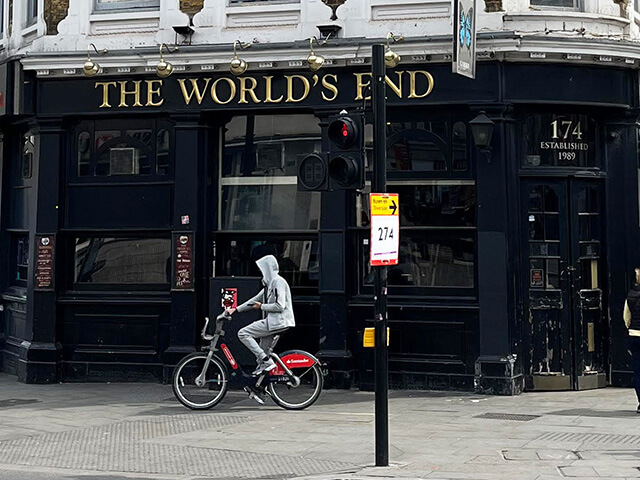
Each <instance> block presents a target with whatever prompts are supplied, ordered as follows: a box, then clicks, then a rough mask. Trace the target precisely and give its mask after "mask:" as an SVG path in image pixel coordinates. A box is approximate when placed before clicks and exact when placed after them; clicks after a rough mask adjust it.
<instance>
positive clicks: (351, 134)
mask: <svg viewBox="0 0 640 480" xmlns="http://www.w3.org/2000/svg"><path fill="white" fill-rule="evenodd" d="M359 133H360V132H358V125H357V124H356V122H354V120H353V119H352V118H351V117H342V118H339V119H336V120H333V121H332V122H331V123H330V124H329V127H328V128H327V135H328V137H329V140H331V141H332V142H333V143H334V144H336V145H337V146H338V147H340V148H342V149H345V148H349V147H350V146H351V145H353V144H354V143H355V141H356V140H357V139H358V135H359Z"/></svg>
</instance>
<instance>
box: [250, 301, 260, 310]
mask: <svg viewBox="0 0 640 480" xmlns="http://www.w3.org/2000/svg"><path fill="white" fill-rule="evenodd" d="M261 306H262V304H261V303H260V302H253V307H251V308H253V309H254V310H259V309H260V307H261Z"/></svg>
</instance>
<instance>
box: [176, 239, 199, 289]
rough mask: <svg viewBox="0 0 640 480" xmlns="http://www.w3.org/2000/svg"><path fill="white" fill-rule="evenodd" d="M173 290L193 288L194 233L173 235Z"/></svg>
mask: <svg viewBox="0 0 640 480" xmlns="http://www.w3.org/2000/svg"><path fill="white" fill-rule="evenodd" d="M171 287H172V289H173V290H193V289H194V281H193V234H192V233H178V234H174V236H173V285H172V286H171Z"/></svg>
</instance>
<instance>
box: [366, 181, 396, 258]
mask: <svg viewBox="0 0 640 480" xmlns="http://www.w3.org/2000/svg"><path fill="white" fill-rule="evenodd" d="M369 201H370V203H369V205H370V206H371V246H370V248H369V265H371V266H372V267H384V266H387V265H397V264H398V246H399V238H398V237H399V234H400V232H399V230H400V208H399V207H398V203H399V202H398V194H397V193H371V194H370V195H369Z"/></svg>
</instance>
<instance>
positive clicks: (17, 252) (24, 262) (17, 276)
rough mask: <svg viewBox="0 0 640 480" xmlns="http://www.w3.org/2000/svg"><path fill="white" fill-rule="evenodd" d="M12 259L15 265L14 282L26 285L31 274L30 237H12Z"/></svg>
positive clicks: (22, 235) (25, 235)
mask: <svg viewBox="0 0 640 480" xmlns="http://www.w3.org/2000/svg"><path fill="white" fill-rule="evenodd" d="M11 244H12V250H13V252H12V258H13V261H14V262H15V263H14V266H13V274H12V277H13V278H12V282H13V283H15V284H18V285H26V283H27V276H28V274H29V235H28V234H26V233H25V234H16V235H13V236H12V242H11Z"/></svg>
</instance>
